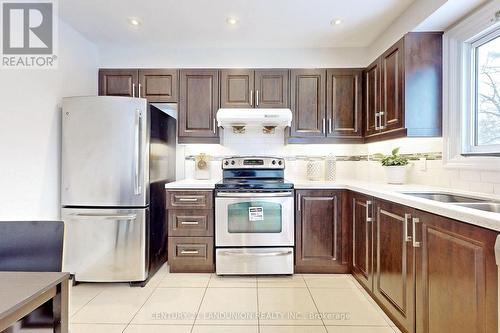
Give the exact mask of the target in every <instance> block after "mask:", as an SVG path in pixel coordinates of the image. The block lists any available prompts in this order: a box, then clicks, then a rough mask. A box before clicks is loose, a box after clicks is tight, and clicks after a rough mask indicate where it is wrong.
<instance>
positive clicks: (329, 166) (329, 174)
mask: <svg viewBox="0 0 500 333" xmlns="http://www.w3.org/2000/svg"><path fill="white" fill-rule="evenodd" d="M336 173H337V157H336V156H335V155H333V154H329V155H328V156H327V157H326V161H325V179H326V180H328V181H331V182H333V181H335V174H336Z"/></svg>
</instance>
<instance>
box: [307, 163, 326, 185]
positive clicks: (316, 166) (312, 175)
mask: <svg viewBox="0 0 500 333" xmlns="http://www.w3.org/2000/svg"><path fill="white" fill-rule="evenodd" d="M322 174H323V160H321V159H314V158H310V159H308V161H307V179H308V180H321V178H322V177H321V176H322Z"/></svg>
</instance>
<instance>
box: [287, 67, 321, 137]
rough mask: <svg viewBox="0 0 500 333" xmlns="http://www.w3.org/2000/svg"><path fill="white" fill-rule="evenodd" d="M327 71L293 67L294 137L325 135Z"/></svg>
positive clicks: (291, 91) (291, 105)
mask: <svg viewBox="0 0 500 333" xmlns="http://www.w3.org/2000/svg"><path fill="white" fill-rule="evenodd" d="M325 85H326V71H325V70H323V69H292V71H291V85H290V86H291V87H290V89H291V90H290V95H291V103H290V107H291V109H292V112H293V117H292V127H291V129H290V136H292V137H324V136H325V129H324V127H323V124H324V122H325Z"/></svg>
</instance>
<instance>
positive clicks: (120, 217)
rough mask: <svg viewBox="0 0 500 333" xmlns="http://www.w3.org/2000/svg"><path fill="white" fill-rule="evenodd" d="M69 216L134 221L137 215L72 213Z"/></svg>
mask: <svg viewBox="0 0 500 333" xmlns="http://www.w3.org/2000/svg"><path fill="white" fill-rule="evenodd" d="M69 215H71V216H78V217H83V218H92V219H95V218H99V219H102V220H126V221H127V220H135V219H136V218H137V214H126V215H120V214H118V215H103V214H86V213H73V214H69Z"/></svg>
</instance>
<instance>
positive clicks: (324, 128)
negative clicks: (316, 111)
mask: <svg viewBox="0 0 500 333" xmlns="http://www.w3.org/2000/svg"><path fill="white" fill-rule="evenodd" d="M323 133H326V119H325V118H323Z"/></svg>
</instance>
